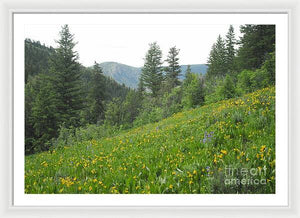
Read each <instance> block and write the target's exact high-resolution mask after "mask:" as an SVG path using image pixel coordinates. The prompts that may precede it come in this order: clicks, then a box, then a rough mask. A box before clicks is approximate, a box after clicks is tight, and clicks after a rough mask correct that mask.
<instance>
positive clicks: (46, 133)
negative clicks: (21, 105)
mask: <svg viewBox="0 0 300 218" xmlns="http://www.w3.org/2000/svg"><path fill="white" fill-rule="evenodd" d="M34 80H35V84H34V86H33V88H34V89H35V90H34V92H36V93H34V94H33V96H34V102H33V103H32V109H31V116H32V118H31V119H32V123H33V130H34V135H35V141H34V143H33V148H32V149H31V151H34V152H38V151H45V150H48V149H49V145H47V142H49V141H50V140H51V139H52V138H54V137H56V136H57V134H58V125H57V124H58V122H57V120H58V117H57V113H56V109H57V108H56V106H57V105H56V104H57V101H56V95H55V93H54V91H53V85H52V83H51V82H50V78H49V76H48V75H45V74H40V75H38V76H36V77H35V78H34Z"/></svg>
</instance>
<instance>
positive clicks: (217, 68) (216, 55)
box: [207, 35, 227, 79]
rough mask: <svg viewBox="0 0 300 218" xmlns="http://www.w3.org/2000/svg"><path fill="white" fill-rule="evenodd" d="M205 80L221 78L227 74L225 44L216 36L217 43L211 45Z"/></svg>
mask: <svg viewBox="0 0 300 218" xmlns="http://www.w3.org/2000/svg"><path fill="white" fill-rule="evenodd" d="M207 62H208V69H207V78H208V79H213V78H215V77H223V76H225V75H226V73H227V67H226V48H225V42H224V40H223V39H222V38H221V36H220V35H219V36H218V39H217V42H216V43H215V44H213V46H212V49H211V51H210V54H209V58H208V61H207Z"/></svg>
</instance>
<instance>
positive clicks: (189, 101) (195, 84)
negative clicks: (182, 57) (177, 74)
mask: <svg viewBox="0 0 300 218" xmlns="http://www.w3.org/2000/svg"><path fill="white" fill-rule="evenodd" d="M183 87H184V90H183V99H182V103H183V105H184V107H187V108H191V107H195V106H199V105H202V104H203V103H204V97H205V90H204V79H203V78H202V77H200V76H198V75H196V74H190V75H189V76H188V77H187V78H186V80H185V81H184V85H183Z"/></svg>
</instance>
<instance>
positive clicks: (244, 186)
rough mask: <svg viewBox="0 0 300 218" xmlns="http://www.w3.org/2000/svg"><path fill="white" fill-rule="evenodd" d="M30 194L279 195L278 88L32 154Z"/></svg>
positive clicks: (28, 175)
mask: <svg viewBox="0 0 300 218" xmlns="http://www.w3.org/2000/svg"><path fill="white" fill-rule="evenodd" d="M229 167H230V169H231V171H230V172H231V173H229V170H228V168H229ZM250 170H252V171H251V173H250ZM245 172H247V173H245ZM234 179H235V183H234V182H232V181H233V180H234ZM243 179H244V180H245V181H244V182H245V183H238V181H237V180H239V181H242V180H243ZM226 181H227V182H228V181H231V184H227V182H226ZM257 181H259V182H260V183H262V182H261V181H265V183H263V184H254V183H255V182H257ZM25 193H77V194H83V193H97V194H98V193H123V194H124V193H129V194H131V193H159V194H165V193H198V194H199V193H275V88H274V87H269V88H265V89H262V90H259V91H256V92H254V93H250V94H247V95H245V96H243V97H241V98H236V99H229V100H224V101H220V102H217V103H214V104H210V105H205V106H203V107H200V108H196V109H192V110H189V111H184V112H180V113H177V114H174V115H173V116H172V117H170V118H167V119H164V120H162V121H160V122H157V123H152V124H149V125H145V126H142V127H139V128H135V129H131V130H129V131H127V132H125V133H120V134H119V135H117V136H114V137H111V138H103V139H101V140H97V141H96V140H91V141H82V142H78V143H76V144H74V145H73V146H68V147H64V148H63V149H58V150H53V151H49V152H44V153H40V154H35V155H31V156H26V158H25Z"/></svg>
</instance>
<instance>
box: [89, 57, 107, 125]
mask: <svg viewBox="0 0 300 218" xmlns="http://www.w3.org/2000/svg"><path fill="white" fill-rule="evenodd" d="M104 83H105V77H104V76H103V72H102V69H101V67H100V65H99V64H98V63H96V62H95V64H94V67H93V71H92V80H91V81H90V90H89V94H88V97H87V106H86V109H85V113H86V114H85V121H86V122H88V123H97V122H100V121H101V120H103V119H104V100H105V91H106V90H105V84H104Z"/></svg>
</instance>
